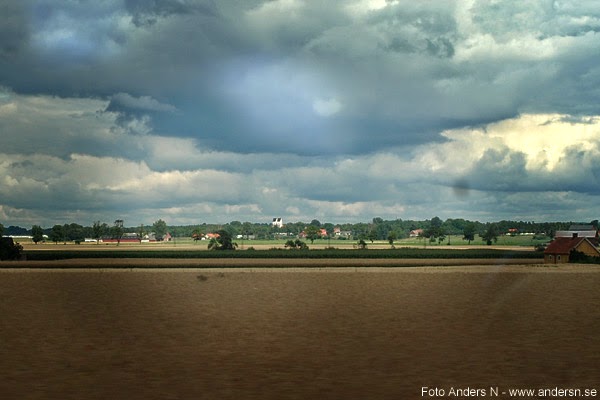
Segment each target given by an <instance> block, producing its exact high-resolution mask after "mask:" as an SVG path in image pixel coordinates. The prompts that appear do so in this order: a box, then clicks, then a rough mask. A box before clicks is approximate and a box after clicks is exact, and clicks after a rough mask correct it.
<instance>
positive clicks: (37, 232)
mask: <svg viewBox="0 0 600 400" xmlns="http://www.w3.org/2000/svg"><path fill="white" fill-rule="evenodd" d="M31 236H32V239H31V240H33V243H35V244H38V243H39V242H41V241H42V240H44V230H43V229H42V227H41V226H39V225H33V226H32V227H31Z"/></svg>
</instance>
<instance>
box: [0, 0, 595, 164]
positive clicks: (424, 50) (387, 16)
mask: <svg viewBox="0 0 600 400" xmlns="http://www.w3.org/2000/svg"><path fill="white" fill-rule="evenodd" d="M367 5H368V4H367V2H363V3H359V2H350V1H347V2H339V3H335V4H331V3H326V4H321V3H308V2H302V1H292V0H285V1H284V0H279V1H272V2H244V3H243V4H239V3H236V2H229V1H223V2H212V1H175V0H173V1H169V0H153V1H149V2H147V1H137V0H126V1H124V2H121V1H110V2H102V3H100V4H93V5H91V6H90V5H89V4H85V5H84V4H80V3H63V2H59V3H56V2H46V1H41V2H36V3H32V4H28V3H21V2H8V3H6V4H5V5H4V6H3V7H4V11H6V12H5V13H2V15H3V19H4V20H6V21H7V23H5V24H2V25H1V26H2V27H3V28H2V29H3V35H2V39H1V40H2V41H3V42H2V43H3V45H2V49H3V50H2V51H3V54H5V57H4V62H3V63H2V66H1V68H2V72H3V73H2V77H3V78H0V79H2V81H1V83H2V84H3V85H5V86H7V87H9V88H11V89H13V90H16V91H17V92H24V93H43V94H52V95H60V96H65V97H67V96H87V97H95V98H102V99H112V101H111V105H110V106H109V110H116V108H117V106H118V102H117V101H116V100H115V96H119V93H128V94H131V96H134V97H137V98H146V97H148V98H153V99H161V100H160V102H161V103H164V104H169V105H172V106H173V107H176V108H177V109H178V110H181V113H180V114H173V113H162V114H159V115H150V116H151V125H152V127H154V129H156V130H157V131H158V132H159V133H161V134H166V135H175V136H182V137H194V138H196V139H198V140H200V141H201V142H202V143H205V144H206V145H207V146H211V147H214V148H216V149H217V150H222V151H228V150H232V151H259V150H263V151H265V150H266V151H276V150H278V151H287V152H298V153H302V154H333V153H340V152H342V153H361V152H365V151H366V152H373V151H378V150H379V149H384V148H389V147H390V146H402V145H414V144H419V143H426V142H429V141H431V140H439V138H438V136H437V135H438V133H439V132H440V131H441V130H444V129H448V128H454V127H457V126H465V125H477V124H480V123H487V122H491V121H495V120H498V119H502V118H506V117H510V116H514V115H518V114H519V113H520V112H523V111H527V112H549V111H553V112H556V111H558V112H565V113H579V114H583V113H590V112H594V111H599V110H597V107H598V106H597V104H600V102H599V101H598V100H599V99H598V93H597V92H596V91H595V90H594V89H593V88H594V87H596V86H597V85H599V84H600V68H599V67H598V65H600V63H599V62H598V61H599V60H598V57H599V56H597V55H596V54H600V51H598V52H597V51H594V50H595V49H599V45H598V44H597V43H598V41H597V40H593V37H592V36H590V35H593V34H594V32H596V31H597V30H598V28H599V27H600V24H599V23H598V15H597V11H598V10H596V9H595V8H594V7H593V6H592V5H591V4H588V5H585V4H584V6H583V7H581V8H577V9H574V8H568V7H567V6H562V5H560V4H558V3H555V4H554V5H553V4H552V3H547V4H546V3H538V2H533V3H529V2H528V3H519V4H514V5H511V6H510V7H508V6H506V5H502V4H495V3H494V4H491V3H489V2H476V3H475V4H474V5H473V6H472V7H471V8H470V9H467V10H463V8H464V6H462V3H460V2H415V3H404V2H389V3H388V6H387V7H379V8H378V9H377V8H373V9H368V7H367ZM461 7H462V8H461ZM461 10H462V11H461ZM586 10H587V12H586ZM7 16H9V17H7ZM582 20H585V23H581V22H580V21H582ZM578 21H579V22H578ZM523 38H524V43H526V45H530V46H531V51H532V52H535V51H543V50H544V49H545V48H546V47H548V48H552V49H554V50H553V51H549V53H548V54H547V55H541V56H538V55H536V54H531V52H529V51H528V49H527V48H526V47H523V46H520V47H514V46H512V45H511V43H512V42H514V41H515V40H520V39H523ZM569 38H571V39H572V43H569V42H564V44H563V42H561V40H562V41H565V40H569ZM486 40H487V41H489V43H490V45H491V46H492V48H490V47H489V46H488V45H487V44H486V42H485V41H486ZM494 46H495V47H496V50H494V48H493V47H494ZM556 49H559V51H556ZM7 54H11V55H12V56H11V57H13V58H12V61H11V62H7V61H6V55H7ZM15 57H17V58H15ZM40 66H43V68H40ZM328 99H329V100H331V99H334V100H335V101H337V102H338V103H339V104H340V109H339V111H338V112H336V113H335V114H332V115H326V116H323V115H319V114H318V113H315V110H314V104H315V103H316V102H319V101H327V100H328ZM120 111H122V110H120ZM232 117H233V118H232ZM307 138H308V142H310V143H311V145H310V146H308V145H303V144H305V143H307V140H306V139H307Z"/></svg>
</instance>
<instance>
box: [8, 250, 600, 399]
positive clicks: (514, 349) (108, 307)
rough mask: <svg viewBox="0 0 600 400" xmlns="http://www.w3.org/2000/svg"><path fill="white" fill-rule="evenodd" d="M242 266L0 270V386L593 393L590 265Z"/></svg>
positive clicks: (54, 390)
mask: <svg viewBox="0 0 600 400" xmlns="http://www.w3.org/2000/svg"><path fill="white" fill-rule="evenodd" d="M146 261H147V262H152V263H160V262H174V261H177V260H146ZM203 261H204V260H203ZM245 261H246V263H248V264H247V266H246V267H241V266H239V268H236V269H232V268H203V269H196V268H184V269H160V268H157V269H139V268H138V269H133V270H124V269H111V268H110V264H104V265H102V264H99V265H95V266H94V267H93V268H87V269H60V268H55V269H43V270H40V269H35V268H28V269H1V270H0V315H2V318H1V319H0V343H1V345H0V367H1V368H2V371H3V373H2V375H1V376H0V393H3V397H4V398H11V399H12V398H15V399H16V398H18V399H46V398H60V399H87V398H92V399H105V398H127V399H189V398H193V399H307V398H314V399H344V398H361V399H411V398H421V388H422V387H423V386H427V387H429V388H438V389H444V390H446V392H448V390H449V389H450V388H452V387H454V388H460V389H463V388H467V387H469V388H475V389H485V390H487V394H488V396H489V393H490V392H489V388H490V387H498V388H499V389H500V390H501V391H507V390H509V389H511V388H554V387H562V388H596V389H600V384H599V381H598V379H597V368H598V366H599V365H600V336H599V335H598V332H600V292H599V291H598V287H600V268H599V267H597V266H590V265H587V266H586V265H564V266H559V267H554V266H553V267H546V266H543V265H502V266H490V265H488V266H476V265H474V266H453V267H452V266H451V267H448V266H446V267H413V268H381V267H378V266H377V265H371V267H369V268H361V267H359V266H352V267H344V266H343V265H337V266H336V268H331V267H330V266H328V265H327V262H329V261H333V260H326V261H321V260H319V261H314V260H313V261H312V262H313V267H317V268H260V264H256V265H253V264H252V263H254V262H258V261H259V260H245ZM336 261H337V260H336ZM345 261H348V260H345ZM375 261H378V260H369V262H375ZM64 262H66V261H64ZM80 262H81V261H80ZM115 262H116V260H115ZM135 262H140V261H135ZM273 262H274V261H273ZM321 263H324V264H321ZM2 265H5V263H2V264H0V266H2ZM281 266H285V265H281ZM56 267H59V265H57V266H56ZM458 398H460V397H458ZM500 398H502V396H501V397H500ZM505 398H508V396H505Z"/></svg>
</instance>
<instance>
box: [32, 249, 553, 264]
mask: <svg viewBox="0 0 600 400" xmlns="http://www.w3.org/2000/svg"><path fill="white" fill-rule="evenodd" d="M25 254H26V256H27V259H28V260H33V261H46V260H66V259H73V258H174V259H178V258H207V259H215V258H242V259H243V258H248V259H250V258H288V259H299V258H308V259H323V258H341V259H344V258H353V259H372V258H379V259H402V258H418V259H435V258H438V259H445V258H450V259H456V258H465V259H474V258H485V259H491V258H494V259H511V258H525V259H541V258H543V254H542V253H539V252H534V251H526V250H519V251H517V250H497V249H489V250H488V249H469V250H429V249H417V248H402V249H373V250H352V249H325V250H280V249H275V250H254V251H252V250H250V251H248V250H247V251H239V250H238V251H205V250H201V251H177V250H155V251H144V250H131V251H130V250H118V251H114V252H111V251H93V250H91V251H69V250H50V251H29V252H26V253H25Z"/></svg>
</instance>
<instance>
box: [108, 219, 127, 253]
mask: <svg viewBox="0 0 600 400" xmlns="http://www.w3.org/2000/svg"><path fill="white" fill-rule="evenodd" d="M123 224H124V222H123V220H122V219H116V220H115V224H114V225H113V227H112V229H111V236H112V237H113V239H117V246H118V245H120V244H121V238H122V237H123V233H124V232H125V231H124V229H123Z"/></svg>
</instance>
